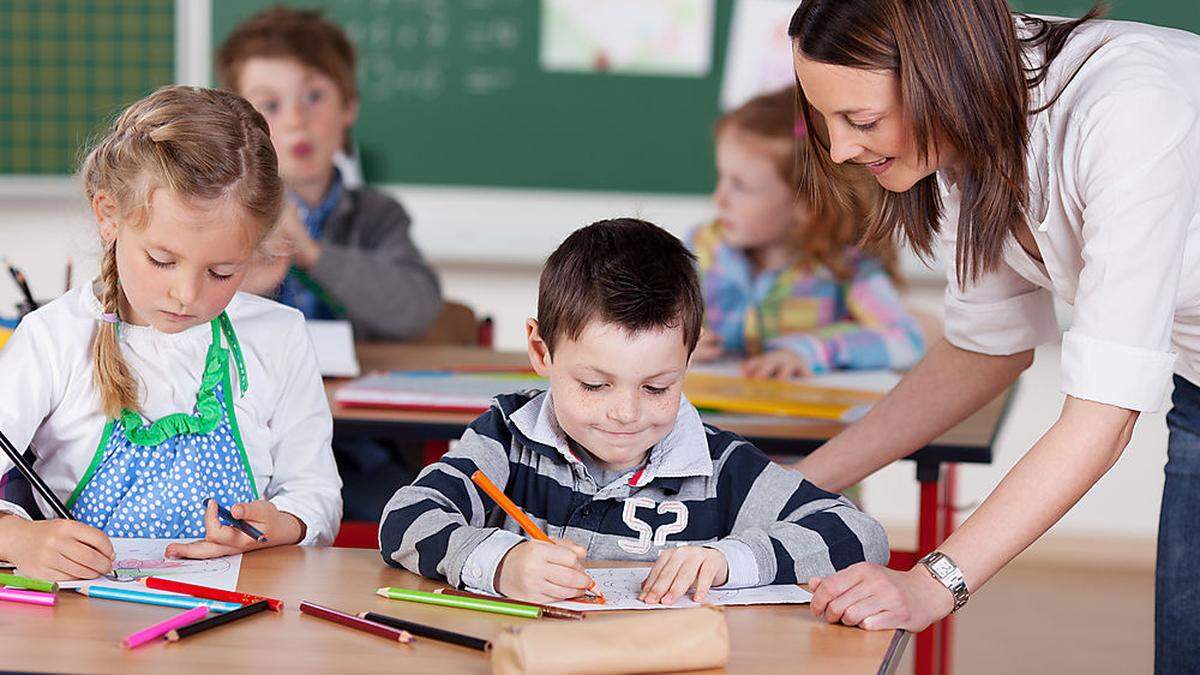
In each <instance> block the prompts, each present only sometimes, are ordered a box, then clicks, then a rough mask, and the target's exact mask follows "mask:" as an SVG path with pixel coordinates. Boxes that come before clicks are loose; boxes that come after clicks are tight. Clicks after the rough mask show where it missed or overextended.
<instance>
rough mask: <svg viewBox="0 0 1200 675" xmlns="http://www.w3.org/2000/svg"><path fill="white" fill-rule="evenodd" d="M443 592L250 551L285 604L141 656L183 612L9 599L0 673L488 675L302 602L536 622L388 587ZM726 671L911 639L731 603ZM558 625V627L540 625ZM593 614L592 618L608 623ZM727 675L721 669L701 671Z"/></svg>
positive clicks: (860, 668) (859, 654)
mask: <svg viewBox="0 0 1200 675" xmlns="http://www.w3.org/2000/svg"><path fill="white" fill-rule="evenodd" d="M441 585H442V584H439V583H438V582H435V581H433V580H430V579H425V578H423V577H419V576H417V575H414V574H411V573H409V572H406V571H403V570H399V569H396V568H392V567H388V566H387V565H385V564H384V563H383V561H382V560H381V559H380V557H379V553H378V552H375V551H368V550H363V549H346V548H301V547H296V546H285V547H280V548H273V549H265V550H262V551H256V552H253V553H250V554H247V555H246V556H245V557H244V558H243V559H242V571H241V577H240V579H239V582H238V589H239V590H241V591H244V592H248V593H255V594H259V595H265V596H268V597H274V598H278V599H281V600H283V601H284V611H283V612H282V614H276V613H275V612H269V611H268V612H264V613H262V614H260V615H257V616H253V617H249V618H246V619H243V620H241V621H239V622H237V623H234V624H230V625H227V626H222V627H220V628H216V629H213V630H211V631H208V632H205V633H201V634H199V635H196V636H193V637H190V638H187V639H185V640H182V641H180V642H177V643H167V642H165V641H163V640H157V641H155V642H153V643H150V644H147V645H144V646H142V647H138V648H136V649H132V650H129V649H125V648H123V647H122V646H121V644H120V642H121V639H122V638H123V637H125V636H126V635H128V634H130V633H132V632H134V631H137V630H140V629H142V628H145V627H146V626H149V625H151V624H154V623H156V622H159V621H162V620H164V619H166V618H168V617H170V616H174V615H175V614H177V613H179V612H180V610H177V609H170V608H166V607H151V606H147V605H138V604H132V603H128V602H114V601H111V600H100V599H89V598H85V597H83V596H82V595H80V594H78V593H75V592H74V591H60V592H59V600H58V605H57V606H56V607H36V606H32V605H22V604H17V603H8V602H5V603H0V604H2V605H3V606H2V607H0V627H2V628H3V633H4V649H3V650H2V652H0V668H2V669H4V670H8V671H23V672H38V671H40V672H46V671H54V672H76V673H96V672H104V673H114V672H121V673H127V672H128V673H132V672H147V673H149V672H154V673H172V674H175V675H182V674H185V673H200V674H202V675H213V674H214V673H232V672H287V673H305V672H320V673H398V672H399V673H436V674H437V675H445V674H446V673H456V674H457V673H488V672H491V664H490V663H489V661H488V660H487V658H486V657H485V656H483V655H482V654H481V653H479V652H476V651H471V650H468V649H464V648H461V647H455V646H451V645H446V644H443V643H439V642H435V641H432V640H427V639H421V638H418V639H417V640H416V641H414V643H413V644H412V645H411V646H405V645H400V644H398V643H395V642H391V641H388V640H386V639H383V638H380V637H376V636H374V635H369V634H366V633H362V632H359V631H356V630H352V629H349V628H346V627H344V626H340V625H338V624H334V623H331V622H328V621H325V620H323V619H317V618H314V617H311V616H305V615H302V614H300V612H299V610H298V607H299V604H300V601H301V600H308V601H310V602H314V603H316V604H319V605H324V606H326V607H333V608H335V609H340V610H342V611H345V612H349V613H358V612H360V611H376V612H381V613H386V614H391V615H393V616H400V617H403V618H406V619H409V620H412V621H417V622H419V623H424V624H427V625H432V626H437V627H439V628H445V629H449V630H455V631H459V632H462V633H468V634H471V635H476V636H479V637H483V638H487V639H491V638H494V637H495V636H496V635H497V634H498V633H499V632H500V630H501V629H502V628H503V627H504V626H505V625H511V624H514V623H524V622H527V621H532V620H533V619H514V618H508V617H501V616H498V615H494V614H485V613H481V612H472V611H466V610H456V609H445V608H439V607H431V606H426V605H415V604H412V603H404V602H397V601H392V600H386V599H384V598H381V597H379V596H377V595H375V589H376V588H379V587H381V586H400V587H406V588H417V589H421V590H433V589H434V588H438V587H440V586H441ZM725 616H726V618H727V620H728V623H729V634H730V642H731V656H730V663H729V666H728V668H727V669H726V671H725V672H729V673H781V672H787V671H794V670H796V669H797V668H798V667H800V665H801V664H802V666H803V670H804V672H805V673H810V674H812V675H820V674H823V673H830V674H832V673H838V674H849V673H891V672H893V670H894V668H895V666H896V662H897V661H898V660H899V657H900V655H901V653H902V652H903V649H904V643H905V641H906V639H907V634H906V633H904V632H903V631H892V632H879V633H868V632H865V631H861V630H857V629H854V628H847V627H845V626H832V625H829V624H826V623H824V622H823V621H820V620H818V619H816V618H814V617H813V616H812V615H811V614H809V611H808V607H807V606H796V605H790V606H759V607H729V608H726V611H725ZM541 620H542V621H554V619H541ZM600 620H603V619H602V618H601V617H595V618H593V617H589V618H588V619H585V621H600ZM692 672H721V671H692Z"/></svg>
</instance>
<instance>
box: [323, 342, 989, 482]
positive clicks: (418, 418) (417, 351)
mask: <svg viewBox="0 0 1200 675" xmlns="http://www.w3.org/2000/svg"><path fill="white" fill-rule="evenodd" d="M358 358H359V362H360V364H361V365H362V369H363V372H370V371H373V370H422V369H439V368H446V367H451V366H454V367H461V368H470V367H489V368H514V369H515V368H528V367H529V357H528V356H527V355H525V354H524V353H520V352H497V351H492V350H488V349H482V348H474V347H444V346H428V345H403V344H382V343H381V344H359V345H358ZM345 382H346V381H345V380H328V381H326V385H325V389H326V393H327V394H328V396H329V405H330V407H331V409H332V410H333V418H334V421H335V422H350V423H354V422H365V423H377V424H387V423H395V424H425V425H457V426H460V427H465V426H466V425H467V424H468V423H470V421H471V420H473V419H475V417H477V416H478V414H477V413H458V412H426V411H413V410H385V409H377V408H353V407H347V406H343V405H341V404H338V403H337V402H335V401H334V399H333V396H334V394H335V393H336V391H337V389H338V387H340V386H342V385H343V384H345ZM1010 392H1011V390H1010ZM1009 395H1010V394H1009V392H1006V393H1004V394H1001V395H1000V396H998V397H996V398H995V399H994V400H993V401H992V402H991V403H989V404H987V405H986V406H984V407H983V408H981V409H980V410H979V411H977V412H976V413H975V414H973V415H971V416H970V417H968V418H967V419H965V420H963V421H962V422H961V423H960V424H958V425H957V426H955V427H954V428H952V429H950V430H949V431H947V432H946V433H944V434H942V435H941V436H940V437H938V438H937V439H936V440H934V441H933V442H932V443H930V444H929V447H928V448H927V449H925V450H923V451H922V452H925V453H936V456H937V457H938V458H939V459H941V460H942V461H983V462H990V461H991V451H990V448H991V444H992V439H993V437H994V436H995V433H996V429H997V427H998V426H999V423H1000V421H1001V419H1002V418H1003V415H1004V410H1005V406H1006V404H1007V401H1008V398H1009ZM703 416H704V420H705V421H706V422H709V423H711V424H714V425H716V426H718V427H721V428H722V429H726V430H728V431H733V432H735V433H738V434H741V435H742V436H745V437H746V438H748V439H750V440H752V441H756V442H760V443H762V442H764V441H777V442H782V443H783V444H785V445H784V447H783V448H782V450H783V451H785V452H786V451H788V448H787V447H786V443H787V442H791V441H796V442H799V443H801V444H803V445H804V446H805V447H807V448H808V449H811V448H812V447H815V446H816V445H819V444H820V443H822V442H824V441H826V440H828V439H830V438H832V437H833V436H835V435H837V433H838V432H840V431H841V430H842V429H844V428H845V425H843V424H840V423H837V422H825V421H819V420H806V419H798V418H788V417H777V418H776V417H769V416H764V415H754V416H750V415H736V414H723V413H718V414H712V413H704V415H703ZM455 437H457V436H455ZM430 440H433V439H430ZM765 449H767V450H768V451H772V452H774V451H778V450H780V449H781V448H780V447H778V446H775V447H770V448H765Z"/></svg>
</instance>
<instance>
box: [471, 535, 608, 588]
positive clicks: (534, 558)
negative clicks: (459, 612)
mask: <svg viewBox="0 0 1200 675" xmlns="http://www.w3.org/2000/svg"><path fill="white" fill-rule="evenodd" d="M586 557H587V550H586V549H584V548H583V547H582V546H580V545H578V544H576V543H575V542H572V541H567V540H566V539H555V540H554V543H549V542H544V541H535V540H530V541H525V542H521V543H520V544H517V545H516V546H514V547H512V548H511V549H509V551H508V553H506V554H505V555H504V559H503V560H501V561H500V567H499V569H497V570H496V584H495V586H496V590H497V591H500V593H501V594H503V595H505V596H508V597H510V598H516V599H518V600H526V601H528V602H542V603H545V602H558V601H559V600H568V599H570V598H576V597H579V596H580V595H583V592H584V591H586V590H587V589H588V588H591V586H592V584H593V583H594V582H593V581H592V578H591V577H589V576H588V575H587V572H585V571H584V570H583V560H584V558H586Z"/></svg>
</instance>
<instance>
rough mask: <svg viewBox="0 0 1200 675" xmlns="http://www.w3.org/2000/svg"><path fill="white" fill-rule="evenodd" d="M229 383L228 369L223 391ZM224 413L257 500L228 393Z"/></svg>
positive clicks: (255, 488)
mask: <svg viewBox="0 0 1200 675" xmlns="http://www.w3.org/2000/svg"><path fill="white" fill-rule="evenodd" d="M230 386H231V382H230V380H229V369H228V368H226V369H225V391H226V392H228V391H229V390H230ZM225 411H226V414H227V415H228V418H229V431H230V432H231V433H232V436H233V443H234V445H236V446H237V449H238V454H239V455H241V457H242V466H243V467H245V469H246V478H248V479H249V480H250V491H251V492H253V493H254V498H255V499H258V496H259V495H258V485H256V484H255V483H254V471H252V470H251V469H250V457H249V456H247V455H246V445H245V444H244V443H242V430H241V429H240V428H239V427H238V423H237V412H235V411H234V409H233V399H232V398H231V397H230V396H229V394H228V393H226V395H225Z"/></svg>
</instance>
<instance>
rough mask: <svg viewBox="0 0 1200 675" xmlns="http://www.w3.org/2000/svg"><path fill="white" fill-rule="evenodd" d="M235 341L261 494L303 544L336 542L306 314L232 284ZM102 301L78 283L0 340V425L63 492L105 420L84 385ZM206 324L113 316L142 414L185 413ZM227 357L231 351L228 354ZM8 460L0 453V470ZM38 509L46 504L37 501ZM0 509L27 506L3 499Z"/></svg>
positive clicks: (334, 492) (330, 472) (337, 509)
mask: <svg viewBox="0 0 1200 675" xmlns="http://www.w3.org/2000/svg"><path fill="white" fill-rule="evenodd" d="M226 312H227V313H228V314H229V318H230V320H231V321H232V322H233V329H234V331H235V332H236V333H237V338H238V342H239V343H240V344H241V348H242V356H243V358H244V360H245V363H246V371H247V378H248V382H249V387H248V388H247V390H246V391H245V392H244V395H242V392H241V391H239V390H238V384H237V382H238V378H237V375H236V373H234V372H232V370H231V381H232V385H233V387H234V390H235V391H234V392H231V395H232V398H233V401H234V410H235V411H236V413H237V421H238V427H239V429H240V431H241V434H242V441H243V443H244V444H245V448H246V455H247V457H248V459H249V461H250V469H251V471H252V473H253V475H254V482H255V485H256V486H257V488H258V491H259V494H260V496H262V497H263V498H266V499H269V500H271V502H272V503H273V504H274V505H275V506H276V507H277V508H279V509H280V510H281V511H287V512H288V513H291V514H292V515H294V516H296V517H297V518H299V519H300V520H302V521H303V522H304V524H305V527H306V528H307V533H306V536H305V538H304V541H302V542H301V543H302V544H323V545H328V544H330V543H332V542H333V537H334V535H335V534H336V533H337V530H338V525H339V523H340V522H341V517H342V497H341V484H342V483H341V479H340V478H339V477H338V472H337V466H336V464H335V463H334V459H333V451H332V449H331V448H330V441H331V438H332V434H333V420H332V418H331V416H330V413H329V403H328V400H327V399H326V397H325V390H324V386H323V385H322V382H321V375H320V372H319V370H318V368H317V360H316V354H315V352H314V351H313V347H312V343H311V341H310V339H309V336H308V331H307V330H306V329H305V325H304V317H303V316H301V314H300V313H299V312H297V311H296V310H294V309H290V308H287V307H284V306H283V305H280V304H278V303H275V302H272V301H270V300H265V299H263V298H260V297H257V296H253V295H248V294H245V293H238V294H237V295H236V296H234V298H233V301H232V302H230V304H229V307H228V308H227V309H226ZM99 318H100V304H99V302H98V301H97V300H96V296H95V294H94V293H93V292H92V289H91V287H90V286H83V287H80V288H76V289H74V290H72V291H71V292H69V293H67V294H66V295H64V296H63V297H61V298H59V299H58V300H55V301H54V302H52V303H50V304H49V305H46V306H45V307H43V308H41V309H39V310H38V311H36V312H34V313H32V314H30V315H29V316H27V317H25V319H24V320H22V321H21V323H20V325H19V326H18V327H17V330H16V332H15V333H14V334H13V336H12V338H11V339H10V340H9V342H8V344H7V345H6V346H5V347H4V349H3V350H0V430H3V431H4V433H5V435H7V436H8V437H9V439H10V440H11V441H12V442H13V444H14V445H16V446H17V447H18V448H24V447H26V445H28V444H29V443H30V442H32V443H33V445H34V446H35V447H36V449H37V454H38V461H37V464H36V466H35V468H36V469H37V471H38V473H39V475H41V477H42V479H43V480H45V481H46V483H47V484H48V485H49V486H50V489H51V490H53V491H54V493H55V494H56V495H57V496H58V497H59V499H60V500H62V501H63V502H66V501H67V498H68V497H69V496H70V495H71V493H72V491H74V489H75V486H76V485H77V484H78V483H79V480H80V479H81V478H82V477H83V474H84V472H85V471H86V470H87V468H88V465H89V464H90V463H91V460H92V456H93V455H94V454H95V452H96V446H97V444H98V443H99V441H100V435H101V432H102V431H103V429H104V425H105V418H104V416H103V414H102V413H101V412H100V401H99V396H98V394H97V393H96V389H95V387H94V386H93V384H92V373H93V367H92V354H91V343H92V338H93V336H94V334H95V331H96V327H97V326H98V325H99ZM211 342H212V330H211V328H210V327H209V325H208V324H203V325H200V326H196V327H194V328H191V329H188V330H186V331H183V332H181V333H176V334H171V335H168V334H165V333H160V332H158V331H156V330H154V329H153V328H149V327H139V326H131V325H128V324H121V351H122V354H123V355H124V356H125V359H126V363H127V364H128V365H129V366H130V369H131V370H132V372H133V373H134V377H135V379H136V380H137V382H138V388H139V393H140V397H141V401H142V404H143V408H142V412H143V415H144V416H145V417H146V418H148V419H151V420H153V419H158V418H159V417H162V416H163V415H167V414H170V413H174V412H188V413H190V412H192V411H193V409H194V408H195V405H196V392H197V391H198V389H199V388H200V379H201V376H202V371H203V367H204V360H205V356H206V354H207V352H208V346H209V344H211ZM230 368H231V369H232V368H233V359H232V358H231V359H230ZM10 468H12V463H11V462H10V461H9V460H8V457H6V456H3V455H0V471H8V470H9V469H10ZM39 506H40V507H41V509H42V512H43V513H46V514H49V513H52V512H51V511H50V510H49V509H48V508H47V507H46V505H45V504H41V503H40V501H39ZM0 511H8V512H12V513H17V514H19V515H26V514H24V512H23V511H21V509H20V508H19V507H18V506H16V505H15V504H11V503H9V502H4V501H0Z"/></svg>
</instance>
